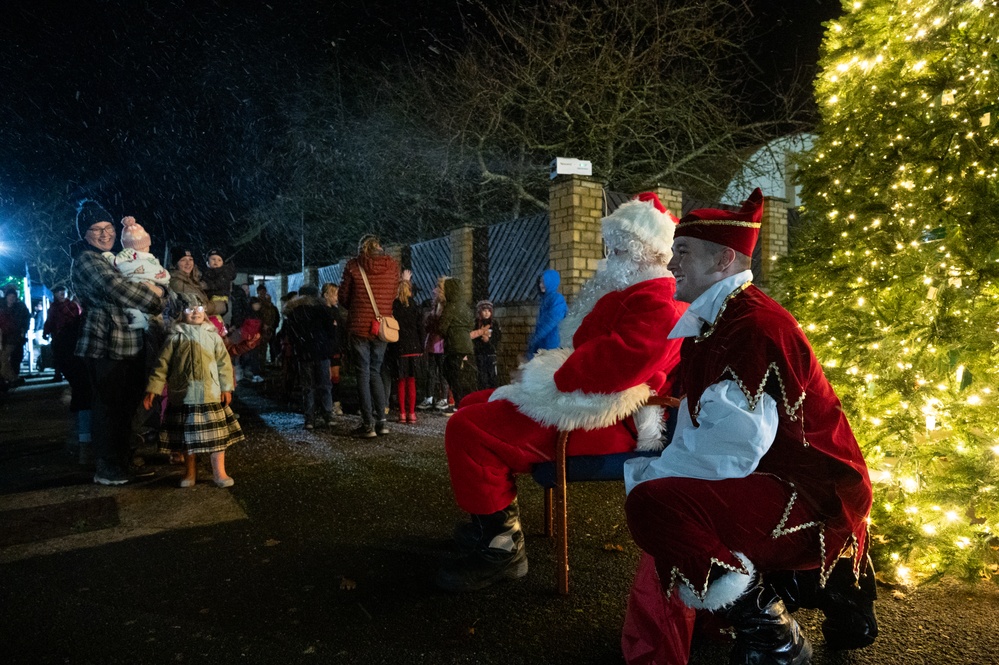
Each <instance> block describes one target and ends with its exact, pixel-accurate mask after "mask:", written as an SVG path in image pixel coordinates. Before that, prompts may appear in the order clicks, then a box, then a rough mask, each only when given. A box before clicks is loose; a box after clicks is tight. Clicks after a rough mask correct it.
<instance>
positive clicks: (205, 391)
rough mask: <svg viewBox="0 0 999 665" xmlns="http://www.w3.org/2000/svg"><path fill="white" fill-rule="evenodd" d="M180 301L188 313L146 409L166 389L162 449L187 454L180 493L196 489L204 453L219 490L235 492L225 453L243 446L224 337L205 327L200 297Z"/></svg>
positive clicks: (149, 390)
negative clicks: (199, 458)
mask: <svg viewBox="0 0 999 665" xmlns="http://www.w3.org/2000/svg"><path fill="white" fill-rule="evenodd" d="M179 299H180V301H181V305H182V307H183V310H182V312H181V314H180V319H179V320H178V321H177V322H176V323H174V325H173V328H172V330H171V332H170V337H169V338H168V339H167V342H166V344H165V345H164V347H163V351H162V352H161V353H160V359H159V362H158V363H157V365H156V369H155V370H153V374H152V376H150V378H149V383H148V385H147V386H146V397H145V401H144V405H145V407H146V408H147V409H149V408H150V407H151V406H152V403H153V399H154V398H155V397H156V396H157V395H159V394H161V393H162V392H163V387H164V386H166V388H167V397H168V406H167V411H166V417H165V419H164V421H163V429H162V430H161V432H160V444H161V447H164V448H170V449H172V450H179V449H183V450H184V452H185V453H186V454H187V459H186V463H187V469H186V473H185V474H184V478H183V479H182V480H181V481H180V486H181V487H192V486H194V483H195V480H196V477H197V468H196V467H195V456H196V455H198V454H203V453H208V454H210V455H211V460H212V477H213V480H214V482H215V485H216V486H218V487H232V485H233V484H234V481H233V479H232V478H230V477H229V476H228V475H227V474H226V472H225V449H226V448H228V447H229V446H231V445H232V444H234V443H238V442H240V441H242V440H243V432H242V430H241V429H240V427H239V422H238V421H237V420H236V417H235V416H234V414H233V412H232V409H230V408H229V403H230V402H231V401H232V390H233V388H234V385H233V371H232V362H231V361H230V360H229V352H228V351H227V350H226V347H225V342H224V341H223V340H222V337H220V336H219V334H218V332H216V330H215V328H214V326H212V324H210V323H207V322H206V321H205V303H203V302H201V299H200V298H199V297H198V296H197V295H195V294H181V295H180V296H179Z"/></svg>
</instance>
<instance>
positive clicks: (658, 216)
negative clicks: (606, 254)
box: [601, 192, 677, 256]
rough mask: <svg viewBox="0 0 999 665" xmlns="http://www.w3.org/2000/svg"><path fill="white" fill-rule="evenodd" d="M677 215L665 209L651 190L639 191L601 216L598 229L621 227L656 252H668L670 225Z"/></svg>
mask: <svg viewBox="0 0 999 665" xmlns="http://www.w3.org/2000/svg"><path fill="white" fill-rule="evenodd" d="M676 222H677V218H676V217H675V216H674V215H673V214H672V213H671V212H670V211H669V210H667V209H666V206H665V205H663V203H662V201H660V200H659V197H658V196H657V195H656V193H655V192H642V193H641V194H638V195H636V196H635V197H634V198H632V199H631V200H630V201H628V202H627V203H623V204H621V205H620V206H619V207H618V209H617V210H615V211H614V212H612V213H611V214H609V215H607V216H606V217H604V218H603V221H602V222H601V231H602V232H603V235H604V237H605V238H606V237H607V236H608V235H609V234H613V233H614V232H617V231H623V232H625V233H628V234H630V235H632V236H634V237H635V238H637V239H638V240H639V241H640V242H641V243H642V244H644V245H646V246H648V247H649V248H650V249H652V250H653V251H654V252H656V253H657V254H663V255H665V256H671V255H672V251H673V229H674V228H675V227H676Z"/></svg>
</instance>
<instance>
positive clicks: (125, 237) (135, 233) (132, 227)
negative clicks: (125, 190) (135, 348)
mask: <svg viewBox="0 0 999 665" xmlns="http://www.w3.org/2000/svg"><path fill="white" fill-rule="evenodd" d="M121 226H122V229H121V247H122V249H121V251H120V252H118V253H117V254H112V253H111V252H103V254H102V256H103V257H104V258H105V260H107V261H108V262H109V263H110V264H111V265H112V266H114V268H115V270H117V271H118V272H120V273H121V274H122V276H124V277H125V279H126V280H128V281H129V282H132V283H133V284H135V283H140V282H152V283H153V284H158V285H159V286H163V287H166V286H169V285H170V273H168V272H167V271H166V268H164V267H163V266H162V265H160V262H159V259H157V258H156V257H155V256H154V255H152V254H150V253H149V246H150V245H151V244H152V239H151V238H150V237H149V234H148V233H147V232H146V230H145V229H144V228H142V226H140V225H139V224H138V223H137V222H136V221H135V217H124V218H122V220H121ZM125 314H126V315H128V327H129V328H132V329H134V330H149V326H150V322H152V323H153V324H154V325H155V326H156V327H158V328H160V329H162V328H163V317H161V316H157V317H155V318H154V319H152V321H151V320H150V319H149V318H148V317H147V316H146V315H145V314H144V313H143V312H142V311H140V310H139V309H137V308H135V307H129V308H126V309H125Z"/></svg>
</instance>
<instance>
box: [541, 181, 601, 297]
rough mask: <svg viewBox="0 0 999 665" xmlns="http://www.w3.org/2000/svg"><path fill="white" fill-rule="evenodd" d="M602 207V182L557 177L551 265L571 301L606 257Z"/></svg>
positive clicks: (551, 194) (553, 190) (551, 197)
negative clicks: (602, 233) (601, 232)
mask: <svg viewBox="0 0 999 665" xmlns="http://www.w3.org/2000/svg"><path fill="white" fill-rule="evenodd" d="M603 204H604V197H603V183H601V182H600V181H598V180H595V179H593V178H590V177H587V176H578V175H560V176H557V177H556V178H555V180H553V181H552V184H551V187H550V188H549V190H548V205H549V219H550V221H549V225H548V258H549V264H550V266H551V267H552V268H553V269H554V270H557V271H558V272H559V275H560V276H561V277H562V295H564V296H565V298H566V300H568V301H571V300H572V297H573V296H575V295H576V294H577V293H578V292H579V289H580V287H581V286H582V285H583V283H584V282H585V281H586V280H587V279H589V278H590V277H592V276H593V274H594V273H595V272H596V271H597V263H598V262H599V261H600V259H602V258H603V257H604V242H603V239H602V238H601V235H600V219H601V218H602V217H603V208H604V205H603Z"/></svg>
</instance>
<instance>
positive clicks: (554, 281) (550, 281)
mask: <svg viewBox="0 0 999 665" xmlns="http://www.w3.org/2000/svg"><path fill="white" fill-rule="evenodd" d="M541 283H542V284H544V285H545V293H555V292H557V291H558V287H559V285H560V284H561V283H562V277H561V275H559V274H558V270H546V271H544V272H543V273H541Z"/></svg>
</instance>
